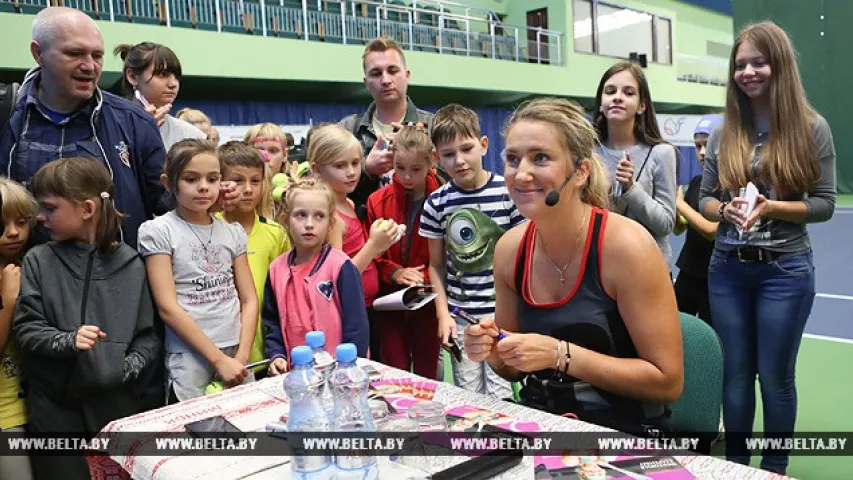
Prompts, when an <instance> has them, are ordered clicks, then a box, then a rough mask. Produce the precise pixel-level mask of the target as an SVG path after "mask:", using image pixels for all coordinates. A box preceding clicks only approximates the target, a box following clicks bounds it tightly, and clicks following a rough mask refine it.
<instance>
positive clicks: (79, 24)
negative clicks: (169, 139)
mask: <svg viewBox="0 0 853 480" xmlns="http://www.w3.org/2000/svg"><path fill="white" fill-rule="evenodd" d="M30 50H31V53H32V55H33V58H34V59H35V61H36V62H37V63H38V65H39V67H38V68H36V69H34V70H32V71H30V72H29V73H28V74H27V76H26V77H25V79H24V82H23V84H22V85H21V89H20V92H19V93H18V99H17V102H16V104H15V108H14V110H13V112H12V116H11V118H10V119H9V123H8V125H7V126H6V127H5V128H3V130H2V132H0V174H2V175H6V176H8V177H9V178H11V179H13V180H16V181H19V182H23V183H26V182H27V181H28V180H29V179H30V178H31V177H32V176H33V174H35V172H36V171H37V170H38V169H39V168H40V167H41V166H42V165H44V164H45V163H47V162H50V161H52V160H55V159H57V158H63V157H66V158H67V157H77V156H81V157H90V158H94V159H97V160H100V161H102V162H104V163H105V164H106V166H107V168H108V169H109V170H110V173H111V175H112V179H113V183H114V184H115V193H116V194H115V203H116V207H118V209H119V211H121V212H123V213H124V214H126V215H127V218H126V219H125V221H124V223H123V228H122V240H124V242H125V243H127V244H128V245H130V246H132V247H134V248H136V234H137V230H138V229H139V225H141V224H142V222H144V221H146V220H148V219H150V218H153V216H154V215H160V214H163V213H166V212H167V211H168V210H169V207H170V206H171V204H170V198H169V196H168V194H166V191H165V189H164V188H163V185H162V184H161V183H160V174H161V173H162V171H163V163H164V161H165V158H166V151H165V149H164V147H163V142H162V140H161V139H160V133H159V130H158V128H157V123H156V122H155V121H154V118H153V117H152V116H151V115H149V114H148V113H146V112H145V111H144V110H142V109H141V108H140V107H138V106H136V105H133V104H132V103H131V102H128V101H127V100H124V99H122V98H119V97H117V96H115V95H112V94H110V93H107V92H102V91H101V90H100V89H99V88H98V80H99V79H100V76H101V68H102V65H103V56H104V41H103V38H102V37H101V33H100V31H99V30H98V27H97V25H96V24H95V22H94V21H93V20H92V19H91V18H89V17H88V16H86V15H85V14H83V13H81V12H79V11H77V10H74V9H71V8H62V7H50V8H46V9H44V10H42V11H41V12H39V14H38V15H36V18H35V21H34V22H33V41H32V43H31V45H30Z"/></svg>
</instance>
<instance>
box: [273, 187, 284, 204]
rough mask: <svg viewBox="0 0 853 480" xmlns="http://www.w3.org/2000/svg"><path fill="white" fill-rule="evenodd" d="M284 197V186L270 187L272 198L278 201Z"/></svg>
mask: <svg viewBox="0 0 853 480" xmlns="http://www.w3.org/2000/svg"><path fill="white" fill-rule="evenodd" d="M282 197H284V187H275V188H273V189H272V198H273V200H276V201H278V202H280V201H281V199H282Z"/></svg>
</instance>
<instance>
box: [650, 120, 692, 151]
mask: <svg viewBox="0 0 853 480" xmlns="http://www.w3.org/2000/svg"><path fill="white" fill-rule="evenodd" d="M701 118H702V115H670V114H666V113H659V114H657V119H658V125H660V127H661V134H662V135H663V139H664V140H666V141H667V142H669V143H671V144H673V145H675V146H677V147H692V146H693V132H694V131H695V130H696V125H698V124H699V120H700V119H701Z"/></svg>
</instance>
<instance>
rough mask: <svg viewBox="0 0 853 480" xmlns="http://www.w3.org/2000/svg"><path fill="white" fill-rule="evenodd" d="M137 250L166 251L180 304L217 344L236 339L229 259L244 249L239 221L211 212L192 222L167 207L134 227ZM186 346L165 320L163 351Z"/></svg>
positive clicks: (237, 321) (237, 303)
mask: <svg viewBox="0 0 853 480" xmlns="http://www.w3.org/2000/svg"><path fill="white" fill-rule="evenodd" d="M205 247H207V248H206V249H205ZM139 253H141V254H142V256H143V257H147V256H149V255H154V254H161V253H162V254H166V255H169V256H171V257H172V276H173V277H174V279H175V292H176V293H177V299H178V304H179V305H180V306H181V308H183V309H184V311H186V312H187V315H189V316H190V317H191V318H192V319H193V320H195V322H196V324H198V326H199V327H201V330H202V331H203V332H204V334H205V335H207V337H208V338H210V341H212V342H213V343H214V344H216V346H217V347H219V348H223V347H230V346H234V345H237V344H238V343H240V299H239V297H238V296H237V287H236V285H235V283H234V259H235V258H237V257H238V256H240V255H243V254H245V253H246V232H245V231H244V230H243V227H241V226H240V224H239V223H233V224H231V223H227V222H225V221H223V220H222V219H220V218H216V217H213V224H211V225H191V224H189V223H187V222H186V221H184V220H183V219H182V218H181V217H179V216H178V214H177V213H176V212H175V211H174V210H172V211H170V212H169V213H167V214H165V215H163V216H160V217H157V218H155V219H154V220H149V221H147V222H145V223H143V224H142V226H141V227H139ZM189 351H192V349H191V348H190V347H189V345H187V344H186V343H184V341H183V340H181V338H180V337H178V336H177V335H176V334H175V332H174V331H172V329H171V328H169V326H168V325H167V326H166V352H167V353H179V352H189Z"/></svg>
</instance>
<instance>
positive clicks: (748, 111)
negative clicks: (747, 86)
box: [718, 22, 820, 195]
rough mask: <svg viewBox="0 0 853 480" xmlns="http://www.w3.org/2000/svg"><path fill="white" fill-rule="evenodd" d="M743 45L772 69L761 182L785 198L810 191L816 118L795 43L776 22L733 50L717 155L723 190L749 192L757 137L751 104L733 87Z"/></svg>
mask: <svg viewBox="0 0 853 480" xmlns="http://www.w3.org/2000/svg"><path fill="white" fill-rule="evenodd" d="M744 42H749V43H751V44H752V45H753V46H754V47H755V48H756V49H757V50H758V51H759V52H761V54H762V55H763V56H764V58H765V60H766V61H767V62H768V65H770V67H771V68H772V69H773V74H772V75H771V77H770V79H769V82H770V84H769V86H768V89H769V95H770V138H769V139H768V140H767V142H765V144H764V146H763V147H762V148H761V152H760V155H761V160H760V161H759V162H758V168H759V178H760V179H761V180H763V181H765V182H767V183H769V184H770V185H771V186H773V187H774V188H776V190H777V191H779V193H781V194H783V195H785V194H790V193H801V192H805V191H808V190H809V189H810V188H811V187H812V186H813V185H814V184H815V183H816V182H817V181H818V179H819V178H820V165H819V158H818V152H817V146H816V145H815V141H814V135H813V133H812V126H811V124H812V122H813V121H814V119H815V117H816V113H815V111H814V109H813V108H812V106H811V105H810V104H809V100H808V98H807V97H806V92H805V89H804V88H803V83H802V81H801V79H800V71H799V68H798V67H797V58H796V53H795V52H794V47H793V46H792V45H791V40H790V39H789V38H788V35H787V34H786V33H785V31H784V30H782V29H781V28H779V27H778V26H777V25H776V24H775V23H773V22H761V23H758V24H755V25H749V26H747V27H746V28H744V29H743V30H741V32H740V34H739V35H738V37H737V40H735V43H734V45H733V46H732V52H731V57H730V58H729V84H728V87H727V88H726V113H725V120H724V122H723V133H722V136H721V138H720V150H719V155H718V162H719V172H720V173H719V179H720V183H719V186H720V187H722V189H723V190H726V191H737V190H738V189H740V188H741V187H744V186H746V184H747V183H748V182H749V179H750V177H751V176H752V175H751V172H752V163H753V162H752V160H753V148H754V146H755V143H756V141H755V138H756V134H757V132H756V130H755V112H754V111H753V110H752V104H751V102H750V100H749V98H748V97H747V96H746V94H744V93H743V91H741V89H740V87H738V86H737V84H736V83H735V82H734V81H733V78H734V74H735V69H736V64H735V59H736V57H737V51H738V49H739V48H740V46H741V45H743V43H744Z"/></svg>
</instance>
